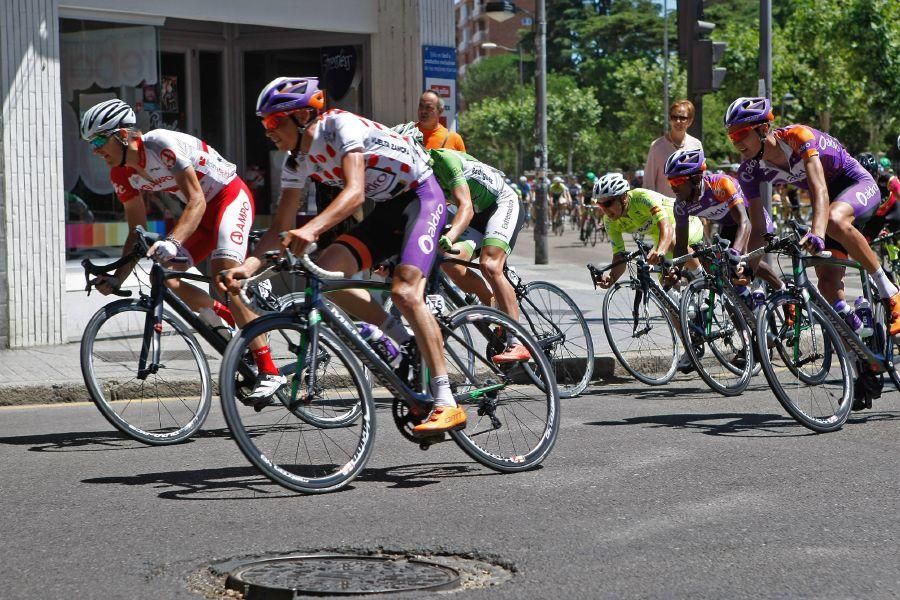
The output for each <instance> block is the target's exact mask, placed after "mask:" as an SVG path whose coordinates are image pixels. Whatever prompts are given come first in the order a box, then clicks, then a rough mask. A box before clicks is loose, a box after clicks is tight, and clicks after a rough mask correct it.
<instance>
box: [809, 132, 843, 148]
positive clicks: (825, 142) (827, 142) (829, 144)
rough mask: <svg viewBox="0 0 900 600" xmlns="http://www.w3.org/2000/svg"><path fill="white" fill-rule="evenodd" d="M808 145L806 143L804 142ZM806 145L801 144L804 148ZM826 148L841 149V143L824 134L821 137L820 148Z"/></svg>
mask: <svg viewBox="0 0 900 600" xmlns="http://www.w3.org/2000/svg"><path fill="white" fill-rule="evenodd" d="M804 146H806V144H804ZM804 146H801V148H803V147H804ZM826 148H831V149H832V150H840V149H841V147H840V145H839V144H838V143H837V142H836V141H834V139H832V138H830V137H828V136H824V135H823V136H822V137H820V138H819V150H825V149H826Z"/></svg>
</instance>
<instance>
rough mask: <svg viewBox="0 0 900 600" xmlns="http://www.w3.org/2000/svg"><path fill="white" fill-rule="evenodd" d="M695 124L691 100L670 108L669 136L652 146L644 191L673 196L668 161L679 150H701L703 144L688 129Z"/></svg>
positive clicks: (648, 158)
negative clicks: (667, 175)
mask: <svg viewBox="0 0 900 600" xmlns="http://www.w3.org/2000/svg"><path fill="white" fill-rule="evenodd" d="M693 122H694V104H693V103H692V102H691V101H690V100H677V101H675V102H673V103H672V106H670V107H669V125H670V129H669V132H668V133H667V134H665V135H664V136H662V137H660V138H657V139H656V140H654V142H653V143H652V144H650V152H649V153H648V154H647V166H646V167H645V168H644V185H643V186H642V187H643V188H644V189H648V190H653V191H654V192H658V193H660V194H663V195H664V196H669V197H671V196H672V186H670V185H669V180H668V179H666V173H665V167H666V159H668V158H669V156H671V155H672V153H673V152H676V151H678V150H701V149H702V148H703V144H702V143H701V142H700V140H698V139H697V138H695V137H694V136H692V135H690V134H688V132H687V130H688V127H690V126H691V124H692V123H693Z"/></svg>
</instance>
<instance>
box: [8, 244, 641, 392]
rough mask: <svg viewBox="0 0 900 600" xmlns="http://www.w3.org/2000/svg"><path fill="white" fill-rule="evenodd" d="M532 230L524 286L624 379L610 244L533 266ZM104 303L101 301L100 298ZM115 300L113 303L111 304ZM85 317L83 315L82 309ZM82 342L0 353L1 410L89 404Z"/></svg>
mask: <svg viewBox="0 0 900 600" xmlns="http://www.w3.org/2000/svg"><path fill="white" fill-rule="evenodd" d="M533 235H534V233H533V231H532V230H530V229H529V230H526V231H523V232H522V233H521V234H520V236H519V240H518V242H517V245H516V249H515V251H514V253H513V254H512V256H511V257H510V260H509V262H510V264H511V265H514V266H515V267H516V269H517V271H518V273H519V275H520V277H522V278H523V279H524V280H525V281H534V280H545V281H551V282H553V283H555V284H557V285H559V286H560V287H562V288H563V289H564V290H565V291H566V292H567V293H568V294H569V295H571V296H572V297H573V298H574V299H575V302H576V303H577V304H578V305H579V306H580V307H581V309H582V311H583V312H584V313H585V317H586V318H587V320H588V325H589V327H590V329H591V334H592V339H593V342H594V354H595V356H596V357H597V358H596V361H595V365H594V379H595V380H597V379H609V378H611V377H615V376H620V375H623V374H624V371H623V370H622V369H621V367H619V366H618V364H617V363H616V361H615V359H614V358H613V357H612V355H611V354H610V352H609V347H608V345H607V343H606V339H605V336H604V334H603V326H602V324H601V320H600V312H601V310H600V303H601V299H602V297H601V296H600V295H598V293H597V292H595V291H594V289H593V285H592V284H591V282H590V279H589V277H588V274H587V269H586V268H585V264H586V263H588V262H594V263H602V262H608V261H609V258H610V249H609V245H608V244H598V245H597V247H596V248H592V247H590V246H587V247H584V246H583V245H582V244H581V243H580V242H579V241H578V234H577V232H572V231H569V232H566V233H565V234H563V235H562V236H552V235H551V236H550V237H549V238H548V242H549V256H550V264H547V265H535V264H533V263H534V239H533ZM98 296H99V295H98V294H92V295H91V297H90V302H91V303H92V304H93V303H97V300H98V299H97V297H98ZM78 298H83V300H75V299H74V298H72V297H71V296H70V298H69V299H70V300H75V301H79V302H83V303H84V305H85V306H78V307H69V309H68V310H69V311H73V310H75V311H77V310H81V309H87V308H90V311H89V312H88V313H87V314H90V313H93V311H94V310H96V309H95V308H93V306H91V307H88V306H87V303H88V299H87V297H86V296H85V295H84V294H81V295H80V296H78ZM100 298H102V296H100ZM112 300H113V299H109V301H110V302H111V301H112ZM81 312H85V311H84V310H81ZM207 358H208V359H209V362H210V368H211V371H212V372H213V375H214V377H216V378H217V373H218V364H217V363H218V358H219V357H218V356H216V355H215V352H207ZM80 360H81V359H80V340H72V341H71V342H69V343H65V344H62V345H59V346H40V347H31V348H21V349H4V350H0V406H9V405H16V404H41V403H55V402H78V401H89V400H90V397H89V395H88V393H87V390H86V389H85V386H84V379H83V377H82V374H81V363H80Z"/></svg>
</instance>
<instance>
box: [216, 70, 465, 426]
mask: <svg viewBox="0 0 900 600" xmlns="http://www.w3.org/2000/svg"><path fill="white" fill-rule="evenodd" d="M324 108H325V98H324V94H323V92H322V91H321V90H320V89H319V84H318V80H317V79H316V78H311V77H310V78H306V77H279V78H277V79H275V80H274V81H272V82H270V83H269V84H268V85H266V87H265V88H263V90H262V92H261V93H260V95H259V98H258V99H257V104H256V113H257V115H258V116H259V117H260V118H261V119H262V124H263V127H264V128H265V130H266V136H267V137H268V138H269V139H270V140H271V141H272V142H274V143H275V145H276V147H277V148H278V149H279V150H282V151H287V152H288V156H287V157H286V158H285V163H284V167H283V169H282V180H281V183H282V188H283V189H284V190H288V191H289V190H295V191H293V192H289V193H290V195H291V197H292V198H297V199H299V196H300V190H301V189H302V188H303V187H305V185H306V183H307V179H312V180H313V181H316V182H319V183H322V184H324V185H328V186H333V187H337V188H341V191H340V193H339V194H338V195H337V196H336V197H335V198H334V200H333V201H332V202H331V204H329V205H328V207H327V208H325V209H324V210H323V211H322V212H321V213H319V214H318V215H317V216H316V217H315V218H313V219H312V220H311V221H310V222H309V223H307V224H305V225H304V226H302V227H300V228H297V229H294V228H293V227H292V226H288V227H287V228H288V229H290V231H289V232H288V235H287V236H286V238H285V240H284V242H283V243H284V245H285V246H288V247H290V248H291V250H292V252H294V253H302V252H303V251H304V249H305V248H306V247H307V246H308V245H309V244H311V243H313V242H315V241H316V240H317V239H318V238H319V236H320V235H321V234H323V233H324V232H326V231H328V230H329V229H331V228H332V227H334V226H335V225H337V224H338V223H340V222H341V221H343V220H344V219H346V218H347V217H349V216H350V215H352V214H353V213H354V212H355V211H356V210H357V209H359V208H361V207H362V205H363V203H364V202H365V200H366V199H367V198H369V199H371V200H374V201H375V208H374V210H373V211H372V212H371V213H370V214H369V215H368V216H367V217H366V218H365V219H363V221H362V222H361V223H359V224H358V225H356V226H355V227H354V228H353V229H352V230H351V231H349V232H348V233H346V234H343V235H341V236H339V237H338V238H337V239H336V240H335V241H334V243H332V244H331V245H329V246H328V247H327V248H325V249H324V250H323V251H322V253H321V255H320V256H319V257H318V259H317V262H318V264H319V265H320V266H322V267H323V268H325V269H327V270H330V271H340V272H342V273H344V274H345V275H346V276H352V275H353V274H355V273H357V272H359V271H361V270H364V269H369V268H371V267H372V266H373V265H374V264H377V263H379V262H381V261H382V260H385V259H387V258H390V257H391V256H393V255H395V254H399V255H400V260H399V263H398V266H397V267H396V269H395V270H394V276H393V283H392V288H391V298H392V299H393V301H394V305H395V306H396V307H397V308H398V309H399V310H400V312H401V313H402V315H403V316H404V317H405V318H406V320H407V321H408V322H409V324H410V326H411V327H412V330H413V333H414V334H415V337H416V344H417V346H418V347H419V350H420V351H421V353H422V357H423V359H424V360H425V362H426V364H427V365H428V368H429V371H430V372H431V374H432V377H431V392H432V395H433V397H434V400H435V406H434V410H433V411H432V413H431V415H429V417H428V418H427V419H426V420H425V421H424V422H422V423H420V424H419V425H416V426H415V428H414V431H415V433H417V434H419V435H426V434H432V433H438V432H442V431H446V430H448V429H461V428H463V427H465V423H466V413H465V410H463V409H462V408H460V407H459V406H457V404H456V401H455V400H454V398H453V394H452V392H451V390H450V382H449V378H448V376H447V366H446V363H445V361H444V354H443V348H442V337H441V333H440V329H439V327H438V324H437V321H435V319H434V316H433V315H432V314H431V312H430V311H429V310H428V308H427V307H426V306H425V302H424V298H423V295H422V293H421V289H422V288H421V284H422V282H423V278H424V277H426V276H427V275H428V273H429V272H430V271H431V268H432V266H433V265H434V260H435V258H436V250H437V249H438V247H439V246H438V240H439V238H440V235H441V230H442V228H443V225H444V222H445V220H446V213H447V210H446V204H445V202H444V194H443V192H442V191H441V188H440V186H439V185H438V183H437V181H436V180H435V178H434V174H433V173H432V170H431V166H430V165H429V161H428V157H427V156H426V154H425V151H424V149H421V148H419V147H418V146H417V145H415V144H414V143H411V142H410V141H408V140H406V139H404V138H403V137H401V136H400V135H398V134H397V133H395V132H393V131H391V130H390V129H389V128H388V127H386V126H384V125H382V124H380V123H376V122H375V121H371V120H369V119H365V118H363V117H360V116H359V115H355V114H353V113H350V112H345V111H342V110H329V111H327V112H325V111H324ZM283 199H284V197H283ZM276 219H277V217H276ZM278 223H279V224H280V225H281V224H283V221H282V220H279V221H278ZM273 229H274V228H270V230H269V232H268V233H267V234H266V236H264V237H263V239H261V240H260V242H259V243H258V244H257V249H256V250H255V252H256V253H259V252H264V251H265V250H266V249H267V247H271V246H272V245H274V244H275V240H277V238H276V237H275V236H277V232H278V230H277V229H276V230H275V231H273ZM260 264H261V263H260V261H259V259H258V258H255V257H251V258H250V259H249V260H248V261H247V263H245V265H243V266H242V267H240V268H237V269H232V270H231V271H230V272H229V274H228V277H226V278H225V280H224V281H223V284H224V285H227V286H229V287H230V288H231V289H234V288H235V287H236V282H235V279H241V278H246V277H247V276H249V275H251V274H252V273H253V272H254V271H255V270H256V269H257V268H258V267H259V266H260ZM329 296H330V297H331V299H332V300H334V301H335V302H336V303H338V304H339V305H341V306H342V307H343V308H344V309H346V310H347V311H348V312H349V313H350V314H352V315H354V316H355V317H357V318H360V319H363V320H364V321H366V322H368V323H372V324H374V325H377V326H379V327H380V328H381V329H382V330H383V331H384V332H385V333H387V335H388V336H389V337H390V338H392V339H394V340H396V341H398V342H400V343H401V344H402V343H404V341H405V339H404V338H406V339H408V338H409V337H410V335H409V333H408V332H407V331H406V330H405V328H404V326H403V323H402V322H401V321H400V320H398V319H395V318H393V317H388V315H387V313H386V312H385V311H384V309H383V308H382V307H381V305H380V304H378V303H377V302H375V301H373V300H372V298H371V297H370V296H369V294H368V293H367V292H365V291H364V290H358V289H357V290H343V291H341V292H332V293H330V294H329Z"/></svg>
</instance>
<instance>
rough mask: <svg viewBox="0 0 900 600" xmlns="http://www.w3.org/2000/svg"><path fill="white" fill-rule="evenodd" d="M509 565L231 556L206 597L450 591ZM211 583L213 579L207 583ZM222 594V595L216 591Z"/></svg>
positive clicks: (433, 558) (455, 557)
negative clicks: (215, 591)
mask: <svg viewBox="0 0 900 600" xmlns="http://www.w3.org/2000/svg"><path fill="white" fill-rule="evenodd" d="M512 571H513V568H512V567H510V566H501V565H500V564H498V563H497V561H488V560H485V559H483V558H480V557H475V556H473V555H468V556H465V555H459V554H429V553H423V552H396V551H388V550H384V551H365V550H362V551H357V550H353V551H349V552H348V551H347V549H341V550H340V551H331V552H328V551H322V552H311V553H305V552H303V553H299V552H298V553H296V554H280V555H277V556H268V557H266V556H262V557H261V556H256V557H248V558H244V559H236V560H232V561H227V562H221V563H217V564H215V565H212V566H211V567H210V568H209V570H208V574H209V575H210V576H212V577H214V578H215V579H216V580H217V583H218V585H216V584H213V586H212V587H219V586H222V587H224V589H222V588H219V589H220V590H221V591H220V592H219V593H218V594H216V593H210V592H212V590H211V589H210V588H209V587H208V586H206V589H205V593H204V590H202V589H199V588H197V587H195V586H194V585H190V586H189V587H192V588H194V590H195V591H197V592H200V593H203V594H204V595H206V596H207V597H208V598H210V597H232V595H239V596H241V597H243V598H244V599H245V600H294V599H295V598H299V597H304V596H361V595H368V594H400V593H404V592H407V593H408V592H419V593H421V592H438V591H441V592H444V593H446V592H452V591H458V590H463V589H475V588H484V587H491V586H495V585H498V584H500V583H502V582H504V581H506V580H508V579H509V578H510V577H511V576H512ZM207 583H208V584H209V583H213V582H212V581H208V582H207ZM220 594H221V595H220Z"/></svg>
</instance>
